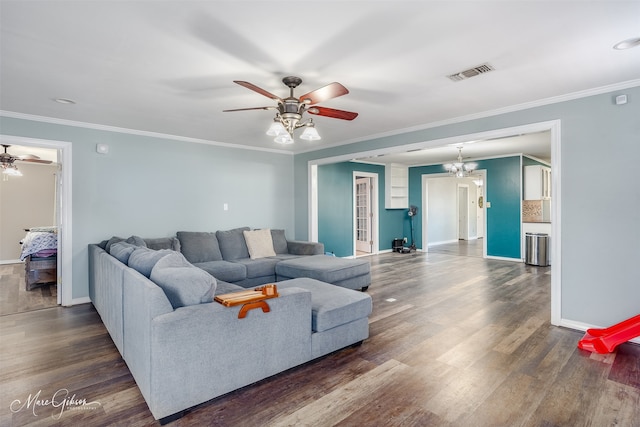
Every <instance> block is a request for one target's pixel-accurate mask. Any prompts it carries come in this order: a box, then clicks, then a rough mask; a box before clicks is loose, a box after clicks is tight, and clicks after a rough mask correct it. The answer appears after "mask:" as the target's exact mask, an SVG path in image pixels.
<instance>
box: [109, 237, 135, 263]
mask: <svg viewBox="0 0 640 427" xmlns="http://www.w3.org/2000/svg"><path fill="white" fill-rule="evenodd" d="M137 248H138V247H137V246H136V245H132V244H131V243H127V242H117V243H114V244H112V245H111V247H110V248H109V249H110V251H109V253H110V254H111V256H113V257H115V258H116V259H117V260H118V261H120V262H121V263H123V264H127V263H128V262H129V256H131V254H132V253H133V251H135V250H136V249H137Z"/></svg>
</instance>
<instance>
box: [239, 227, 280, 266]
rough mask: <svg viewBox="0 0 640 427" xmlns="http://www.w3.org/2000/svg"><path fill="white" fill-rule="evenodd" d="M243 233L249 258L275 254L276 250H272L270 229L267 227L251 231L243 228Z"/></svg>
mask: <svg viewBox="0 0 640 427" xmlns="http://www.w3.org/2000/svg"><path fill="white" fill-rule="evenodd" d="M243 233H244V240H245V241H246V243H247V249H248V250H249V256H250V257H251V259H258V258H266V257H270V256H276V252H275V251H274V250H273V239H272V238H271V230H269V229H268V228H265V229H262V230H253V231H247V230H245V231H243Z"/></svg>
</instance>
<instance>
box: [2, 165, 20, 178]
mask: <svg viewBox="0 0 640 427" xmlns="http://www.w3.org/2000/svg"><path fill="white" fill-rule="evenodd" d="M2 169H4V170H3V171H2V173H3V174H5V175H9V176H22V172H20V171H19V170H18V167H17V166H16V165H4V164H3V165H2Z"/></svg>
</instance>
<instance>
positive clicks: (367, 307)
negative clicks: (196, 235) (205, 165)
mask: <svg viewBox="0 0 640 427" xmlns="http://www.w3.org/2000/svg"><path fill="white" fill-rule="evenodd" d="M178 236H180V237H182V240H180V238H178V237H170V238H160V239H141V238H137V237H131V238H129V239H127V241H117V239H113V240H110V241H107V242H102V244H91V245H89V294H90V298H91V301H92V303H93V305H94V306H95V308H96V310H97V312H98V313H99V315H100V317H101V318H102V321H103V323H104V324H105V326H106V328H107V330H108V332H109V334H110V335H111V337H112V339H113V341H114V343H115V345H116V347H117V349H118V351H119V352H120V354H121V355H122V357H123V359H124V361H125V362H126V363H127V366H128V367H129V369H130V371H131V373H132V375H133V377H134V379H135V381H136V383H137V385H138V387H139V388H140V391H141V393H142V395H143V396H144V398H145V400H146V402H147V404H148V406H149V409H150V410H151V413H152V414H153V416H154V417H155V418H156V419H158V420H160V422H161V423H166V422H168V421H171V420H173V419H175V418H178V417H180V416H181V415H182V414H183V412H184V411H185V410H187V409H188V408H191V407H193V406H195V405H198V404H200V403H203V402H206V401H208V400H210V399H213V398H215V397H218V396H221V395H223V394H225V393H228V392H230V391H233V390H236V389H238V388H241V387H244V386H246V385H249V384H252V383H254V382H256V381H259V380H261V379H264V378H267V377H269V376H272V375H274V374H276V373H279V372H282V371H284V370H287V369H289V368H292V367H294V366H297V365H300V364H302V363H305V362H307V361H309V360H313V359H315V358H317V357H320V356H323V355H326V354H328V353H331V352H334V351H336V350H339V349H342V348H344V347H347V346H350V345H356V344H358V343H360V342H362V341H363V340H365V339H366V338H368V336H369V325H368V316H369V315H370V314H371V310H372V304H371V297H370V296H369V295H367V294H366V293H364V292H359V291H355V290H352V289H348V288H345V287H341V286H335V285H332V284H328V283H325V282H322V281H319V280H316V279H313V278H308V277H300V278H294V279H291V280H284V281H280V282H278V283H277V287H278V292H279V296H278V297H277V298H272V299H269V300H267V303H268V306H269V308H270V311H268V312H263V311H262V310H250V311H249V312H248V313H247V315H246V317H245V318H238V314H239V311H240V308H241V307H240V306H235V307H225V306H224V305H222V304H219V303H217V302H215V301H214V300H213V299H214V297H215V295H220V294H226V293H230V292H236V291H241V290H246V287H243V286H240V285H238V284H233V283H229V282H226V281H224V280H220V279H216V278H214V276H213V275H211V274H210V273H208V272H207V271H206V270H205V269H202V268H198V267H195V266H194V265H193V264H192V263H190V262H189V261H188V259H187V258H186V254H183V253H182V252H180V251H179V249H180V244H181V242H182V241H184V242H185V243H186V240H185V239H184V237H185V235H184V234H179V235H178ZM190 237H193V236H190ZM187 240H188V239H187ZM192 243H193V242H192ZM189 245H190V244H187V245H186V247H187V248H189ZM294 246H295V244H294ZM302 246H304V245H302ZM191 248H192V249H193V247H191ZM176 249H178V250H176ZM182 249H184V248H182ZM187 254H189V256H190V257H192V256H194V253H189V251H188V250H187ZM281 255H285V254H281ZM287 255H292V254H287ZM284 258H287V257H286V256H285V257H284ZM192 259H193V258H192ZM218 261H220V260H218ZM223 261H224V259H223ZM203 262H211V261H203ZM249 264H251V263H249ZM249 264H243V265H245V266H246V265H249ZM247 270H250V269H247ZM248 274H249V273H248ZM263 276H265V275H262V276H261V275H258V276H255V277H246V278H245V279H243V280H244V281H243V280H240V283H242V284H244V285H246V284H248V283H257V282H258V281H252V279H256V278H258V277H263Z"/></svg>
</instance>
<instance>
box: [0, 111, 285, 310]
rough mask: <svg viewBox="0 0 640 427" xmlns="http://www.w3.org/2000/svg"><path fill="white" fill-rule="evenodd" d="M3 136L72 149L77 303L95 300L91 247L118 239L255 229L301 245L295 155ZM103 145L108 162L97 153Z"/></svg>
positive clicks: (99, 137)
mask: <svg viewBox="0 0 640 427" xmlns="http://www.w3.org/2000/svg"><path fill="white" fill-rule="evenodd" d="M0 134H2V135H13V136H21V137H29V138H36V139H45V140H46V139H48V140H57V141H68V142H71V143H72V148H71V151H72V168H73V169H72V172H73V177H72V180H73V182H72V186H73V195H72V197H73V207H72V219H73V224H72V226H73V242H72V248H71V249H70V250H72V251H73V292H72V295H73V298H74V299H76V298H83V297H86V296H88V295H89V293H88V260H87V258H88V252H87V245H88V244H89V243H95V242H100V241H101V240H104V239H108V238H110V237H111V236H114V235H115V236H121V237H128V236H131V235H133V234H136V235H138V236H142V237H162V236H173V235H175V233H176V232H177V231H180V230H190V231H216V230H221V229H230V228H234V227H239V226H250V227H252V228H267V227H270V228H283V229H285V230H286V234H287V237H289V238H293V237H294V231H293V225H294V212H293V201H294V187H293V165H292V160H293V159H292V157H293V156H292V155H290V154H282V153H273V152H266V151H256V150H246V149H238V148H231V147H223V146H215V145H208V144H200V143H191V142H184V141H175V140H170V139H164V138H158V137H151V136H139V135H131V134H125V133H118V132H109V131H104V130H94V129H88V128H80V127H72V126H63V125H57V124H51V123H43V122H37V121H30V120H23V119H15V118H8V117H0ZM97 143H103V144H108V145H109V148H110V150H109V154H107V155H101V154H98V153H96V144H97ZM224 203H227V204H228V206H229V210H228V211H224V210H223V204H224Z"/></svg>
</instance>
